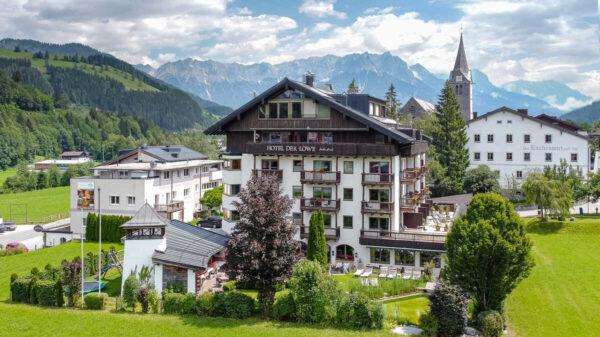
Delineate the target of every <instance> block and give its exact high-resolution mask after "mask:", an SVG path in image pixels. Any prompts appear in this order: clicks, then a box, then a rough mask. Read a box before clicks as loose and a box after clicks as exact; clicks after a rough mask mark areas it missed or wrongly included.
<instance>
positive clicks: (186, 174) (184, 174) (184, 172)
mask: <svg viewBox="0 0 600 337" xmlns="http://www.w3.org/2000/svg"><path fill="white" fill-rule="evenodd" d="M189 175H190V170H189V169H183V176H184V177H187V176H189Z"/></svg>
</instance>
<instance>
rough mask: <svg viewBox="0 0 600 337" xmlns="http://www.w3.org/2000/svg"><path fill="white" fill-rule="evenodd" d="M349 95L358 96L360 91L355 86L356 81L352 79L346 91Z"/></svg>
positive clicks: (356, 85)
mask: <svg viewBox="0 0 600 337" xmlns="http://www.w3.org/2000/svg"><path fill="white" fill-rule="evenodd" d="M347 92H348V93H349V94H359V93H360V89H359V88H358V84H356V79H354V78H353V79H352V82H350V84H348V91H347Z"/></svg>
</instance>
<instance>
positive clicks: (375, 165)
mask: <svg viewBox="0 0 600 337" xmlns="http://www.w3.org/2000/svg"><path fill="white" fill-rule="evenodd" d="M369 173H390V163H389V162H387V161H372V162H370V163H369Z"/></svg>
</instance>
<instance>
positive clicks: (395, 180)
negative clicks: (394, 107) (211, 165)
mask: <svg viewBox="0 0 600 337" xmlns="http://www.w3.org/2000/svg"><path fill="white" fill-rule="evenodd" d="M381 102H382V101H381V100H379V99H375V98H373V97H371V96H369V95H366V94H335V93H333V92H332V90H331V88H326V89H320V88H317V87H316V86H315V78H314V75H312V74H307V75H306V76H305V79H304V81H303V82H298V81H293V80H290V79H288V78H285V79H283V80H282V81H280V82H279V83H277V84H275V85H274V86H272V87H271V88H269V89H267V90H266V91H265V92H263V93H262V94H260V95H258V96H256V97H255V98H253V99H252V100H251V101H249V102H248V103H246V104H244V105H243V106H242V107H240V108H239V109H237V110H235V111H234V112H232V113H231V114H230V115H228V116H226V117H225V118H223V119H221V120H220V121H219V122H217V123H216V124H214V125H213V126H211V127H209V128H208V129H207V130H206V131H205V132H206V133H207V134H210V135H216V134H219V135H221V134H225V135H227V146H226V152H225V153H224V154H223V156H222V158H223V159H225V168H224V171H223V183H224V188H225V193H224V196H223V212H224V219H223V229H224V230H225V231H231V229H232V228H233V227H234V226H235V222H236V220H237V219H238V218H239V214H238V213H237V211H236V208H235V206H234V205H233V202H234V201H236V200H239V198H238V197H237V194H238V193H239V192H240V189H241V188H242V187H243V186H244V185H245V184H246V182H247V181H248V180H249V179H250V178H251V177H252V176H253V175H270V176H271V177H272V178H273V179H278V180H279V181H280V182H281V189H282V191H283V193H284V194H286V195H288V196H289V197H290V198H293V201H294V203H293V207H292V210H291V212H290V214H289V217H290V218H291V219H292V221H293V223H294V224H295V225H296V226H297V228H298V232H297V236H296V237H297V239H299V240H302V241H303V242H306V239H307V236H308V226H309V220H310V217H311V214H312V213H313V212H314V211H316V210H321V211H323V212H324V213H325V226H326V229H325V236H326V239H327V243H328V246H329V249H330V259H331V262H332V263H334V262H335V263H339V262H348V263H349V264H350V263H352V264H375V265H407V266H418V267H419V266H422V265H423V264H424V263H425V262H426V261H429V260H435V261H436V262H437V263H438V266H439V263H440V258H439V257H440V253H442V252H443V250H444V241H445V232H444V231H443V229H440V228H437V230H436V229H434V228H433V227H431V226H428V224H429V221H428V215H429V212H430V208H431V202H430V200H429V198H428V189H427V185H426V182H425V172H426V170H427V158H426V154H425V152H426V150H427V147H428V142H427V139H426V137H425V136H423V135H422V134H421V132H420V131H419V130H414V129H411V128H408V127H403V126H401V125H398V124H396V122H395V121H393V120H391V119H389V118H386V111H385V106H384V105H383V104H382V103H381Z"/></svg>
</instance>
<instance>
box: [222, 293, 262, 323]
mask: <svg viewBox="0 0 600 337" xmlns="http://www.w3.org/2000/svg"><path fill="white" fill-rule="evenodd" d="M225 298H226V302H227V306H226V311H225V317H230V318H248V317H250V316H252V315H253V314H254V312H255V310H256V300H255V299H254V298H252V297H250V296H248V295H246V294H244V293H242V292H239V291H230V292H227V293H225Z"/></svg>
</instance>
